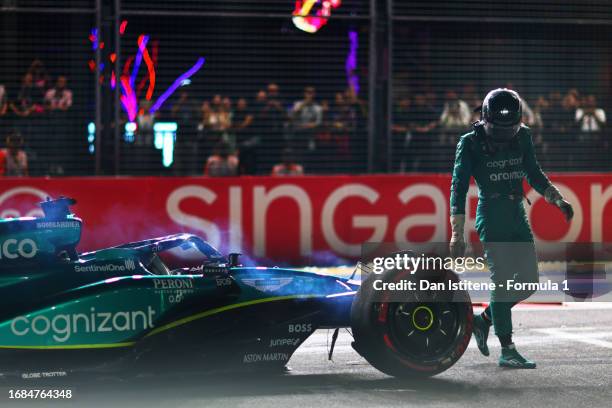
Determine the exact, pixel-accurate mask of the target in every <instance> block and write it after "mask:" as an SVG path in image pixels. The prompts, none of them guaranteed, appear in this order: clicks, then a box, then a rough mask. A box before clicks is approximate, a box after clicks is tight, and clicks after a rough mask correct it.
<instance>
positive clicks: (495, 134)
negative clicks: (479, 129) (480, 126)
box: [484, 122, 521, 142]
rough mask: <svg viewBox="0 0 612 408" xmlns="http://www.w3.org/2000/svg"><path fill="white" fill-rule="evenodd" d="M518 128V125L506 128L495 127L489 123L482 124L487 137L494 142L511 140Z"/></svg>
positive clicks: (519, 126) (519, 125)
mask: <svg viewBox="0 0 612 408" xmlns="http://www.w3.org/2000/svg"><path fill="white" fill-rule="evenodd" d="M520 128H521V124H520V123H517V124H515V125H508V126H503V125H496V124H494V123H490V122H485V124H484V129H485V132H486V134H487V136H489V137H490V138H491V139H492V140H494V141H496V142H507V141H509V140H511V139H512V138H513V137H514V136H516V134H517V133H518V131H519V129H520Z"/></svg>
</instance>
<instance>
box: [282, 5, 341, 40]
mask: <svg viewBox="0 0 612 408" xmlns="http://www.w3.org/2000/svg"><path fill="white" fill-rule="evenodd" d="M319 3H321V8H320V9H319V10H317V12H316V13H315V15H310V13H311V12H312V10H313V9H314V6H315V5H316V4H319ZM341 5H342V0H296V2H295V8H294V9H293V17H292V21H293V24H294V25H295V26H296V27H297V28H299V29H300V30H302V31H305V32H307V33H310V34H314V33H316V32H317V31H319V30H320V29H321V27H323V26H324V25H325V24H327V21H328V19H329V17H331V14H332V10H333V9H335V8H338V7H340V6H341Z"/></svg>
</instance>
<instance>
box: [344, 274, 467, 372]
mask: <svg viewBox="0 0 612 408" xmlns="http://www.w3.org/2000/svg"><path fill="white" fill-rule="evenodd" d="M426 273H427V275H426V276H427V280H429V281H430V282H445V283H446V284H448V282H449V281H453V282H458V281H459V278H458V276H457V275H456V274H455V273H454V272H453V271H450V270H441V271H428V272H426ZM417 275H420V276H417ZM422 276H423V275H421V274H420V273H417V274H415V275H411V274H410V272H408V271H401V270H386V271H384V272H383V273H382V274H378V275H377V274H374V273H370V274H369V275H368V276H367V277H366V278H365V280H364V281H363V282H362V285H361V288H360V289H359V292H358V293H357V295H356V296H355V299H354V300H353V304H352V307H351V327H352V330H353V337H354V342H353V348H354V349H355V350H356V351H357V352H358V353H359V354H361V355H362V356H363V357H364V358H365V359H366V360H367V361H368V362H369V363H370V364H371V365H372V366H373V367H375V368H376V369H378V370H380V371H382V372H383V373H385V374H388V375H391V376H394V377H402V378H419V377H421V378H422V377H430V376H433V375H436V374H438V373H441V372H443V371H445V370H447V369H448V368H450V367H451V366H452V365H453V364H455V363H456V362H457V361H458V360H459V359H460V358H461V356H462V355H463V353H464V352H465V350H466V348H467V345H468V343H469V341H470V338H471V337H472V327H473V311H472V303H471V300H470V296H469V294H468V293H467V291H455V292H452V293H451V292H449V291H444V292H436V291H404V292H401V293H400V294H399V295H398V294H397V293H396V294H393V296H392V295H391V294H390V293H389V291H385V292H380V291H376V290H374V289H373V282H374V281H375V280H381V281H382V282H402V281H414V282H416V285H417V288H418V285H419V283H418V281H419V279H420V278H422Z"/></svg>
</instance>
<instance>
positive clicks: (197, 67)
mask: <svg viewBox="0 0 612 408" xmlns="http://www.w3.org/2000/svg"><path fill="white" fill-rule="evenodd" d="M204 62H205V59H204V57H200V58H199V59H198V61H197V62H196V63H195V65H194V66H193V67H191V68H190V69H189V71H187V72H185V73H184V74H183V75H181V76H179V77H178V78H177V79H176V80H175V81H174V83H173V84H172V85H171V86H170V88H168V89H167V90H166V92H164V93H163V94H162V95H161V96H160V97H159V98H157V100H156V101H155V103H154V104H153V106H151V109H149V112H151V113H153V112H156V111H157V110H158V109H159V108H160V107H161V106H162V105H163V103H164V102H165V101H166V99H168V98H169V97H170V95H172V94H173V93H174V91H176V89H177V88H178V87H179V86H181V83H182V82H183V81H184V80H186V79H187V78H189V77H191V76H192V75H193V74H195V73H196V72H198V71H199V70H200V68H202V65H204Z"/></svg>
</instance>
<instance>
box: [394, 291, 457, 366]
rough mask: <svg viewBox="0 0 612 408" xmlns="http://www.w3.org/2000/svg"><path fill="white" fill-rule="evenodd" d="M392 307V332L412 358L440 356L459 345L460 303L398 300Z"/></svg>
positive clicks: (402, 351) (396, 345) (401, 347)
mask: <svg viewBox="0 0 612 408" xmlns="http://www.w3.org/2000/svg"><path fill="white" fill-rule="evenodd" d="M390 306H391V307H390V308H389V317H390V323H391V324H390V325H389V336H390V340H391V342H392V343H393V345H394V346H395V347H396V349H397V351H398V352H400V353H401V354H403V355H404V356H406V357H408V358H410V359H418V360H420V361H427V360H438V359H440V358H443V357H446V356H447V355H448V353H450V352H451V351H452V350H453V349H454V347H455V341H456V339H457V337H458V336H459V334H460V329H461V325H460V304H458V303H450V302H449V303H394V304H392V305H390Z"/></svg>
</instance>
